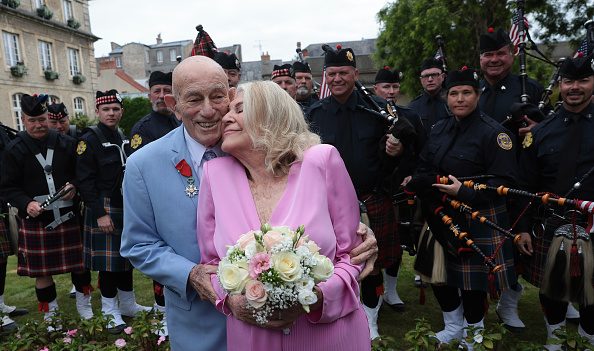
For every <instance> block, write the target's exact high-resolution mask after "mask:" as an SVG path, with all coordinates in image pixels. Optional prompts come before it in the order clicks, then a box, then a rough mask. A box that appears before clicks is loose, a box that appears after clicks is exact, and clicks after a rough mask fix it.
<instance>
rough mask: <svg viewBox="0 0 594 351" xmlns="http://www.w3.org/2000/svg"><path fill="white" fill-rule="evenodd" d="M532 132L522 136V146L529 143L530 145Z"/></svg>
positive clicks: (525, 146) (526, 146) (526, 145)
mask: <svg viewBox="0 0 594 351" xmlns="http://www.w3.org/2000/svg"><path fill="white" fill-rule="evenodd" d="M532 141H533V139H532V132H528V133H527V134H526V135H525V136H524V140H522V147H523V148H524V149H525V148H528V147H530V145H532Z"/></svg>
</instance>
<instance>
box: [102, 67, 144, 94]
mask: <svg viewBox="0 0 594 351" xmlns="http://www.w3.org/2000/svg"><path fill="white" fill-rule="evenodd" d="M98 68H99V72H98V75H97V86H98V87H100V88H99V90H108V89H116V90H117V91H118V92H119V93H120V95H121V96H122V97H129V98H135V97H147V95H148V93H149V89H148V88H147V87H145V86H144V85H142V84H140V83H139V82H138V81H136V80H135V79H134V78H133V77H132V76H131V75H129V74H128V73H127V72H126V71H125V70H124V69H122V68H117V66H116V60H115V59H113V58H110V59H107V60H101V61H100V62H99V67H98Z"/></svg>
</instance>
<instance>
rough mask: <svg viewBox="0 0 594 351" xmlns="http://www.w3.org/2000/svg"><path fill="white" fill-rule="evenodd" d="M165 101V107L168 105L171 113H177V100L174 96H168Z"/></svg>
mask: <svg viewBox="0 0 594 351" xmlns="http://www.w3.org/2000/svg"><path fill="white" fill-rule="evenodd" d="M163 99H164V100H165V105H167V107H168V108H169V109H170V110H171V111H174V112H175V105H177V101H176V100H175V97H174V96H173V94H167V95H165V96H164V97H163Z"/></svg>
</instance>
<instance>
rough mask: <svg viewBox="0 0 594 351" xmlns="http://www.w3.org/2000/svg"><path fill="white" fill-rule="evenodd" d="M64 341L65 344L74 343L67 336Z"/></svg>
mask: <svg viewBox="0 0 594 351" xmlns="http://www.w3.org/2000/svg"><path fill="white" fill-rule="evenodd" d="M62 341H63V342H64V344H70V343H72V339H71V338H70V337H69V336H67V337H65V338H64V339H62Z"/></svg>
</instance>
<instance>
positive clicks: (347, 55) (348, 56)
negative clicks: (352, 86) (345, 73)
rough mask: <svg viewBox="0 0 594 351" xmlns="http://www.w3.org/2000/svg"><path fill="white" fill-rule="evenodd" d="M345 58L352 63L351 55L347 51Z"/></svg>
mask: <svg viewBox="0 0 594 351" xmlns="http://www.w3.org/2000/svg"><path fill="white" fill-rule="evenodd" d="M346 58H347V60H349V61H351V62H352V61H353V53H352V52H350V51H347V53H346Z"/></svg>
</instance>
